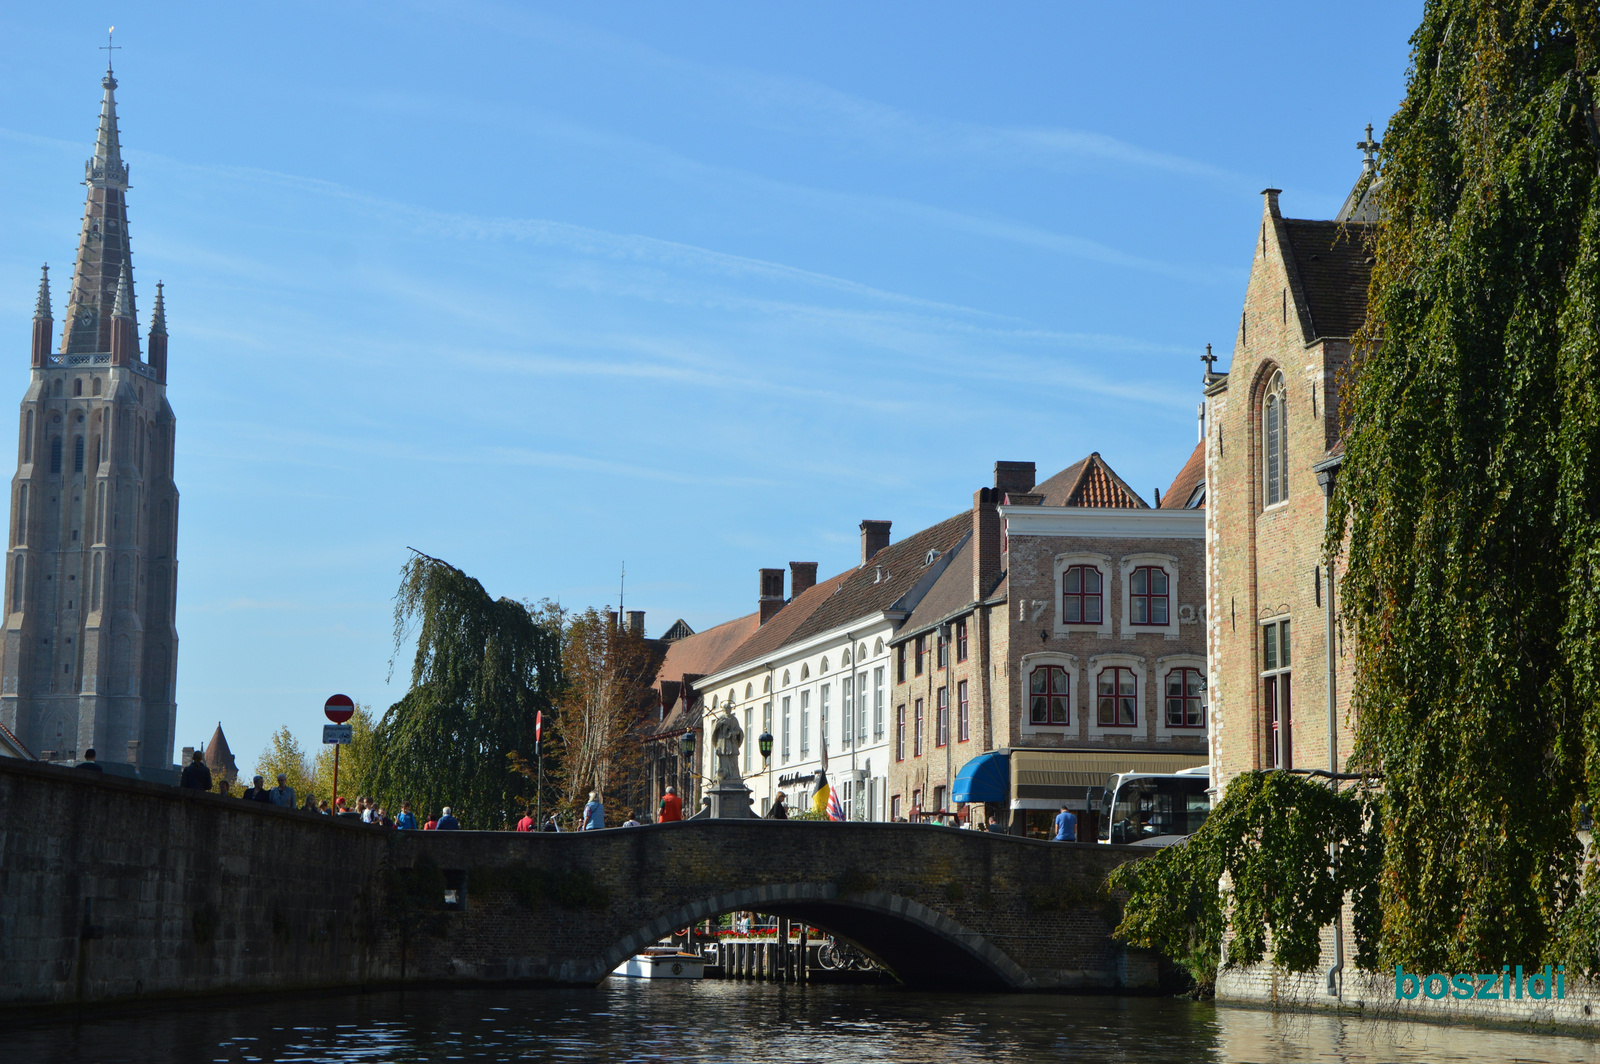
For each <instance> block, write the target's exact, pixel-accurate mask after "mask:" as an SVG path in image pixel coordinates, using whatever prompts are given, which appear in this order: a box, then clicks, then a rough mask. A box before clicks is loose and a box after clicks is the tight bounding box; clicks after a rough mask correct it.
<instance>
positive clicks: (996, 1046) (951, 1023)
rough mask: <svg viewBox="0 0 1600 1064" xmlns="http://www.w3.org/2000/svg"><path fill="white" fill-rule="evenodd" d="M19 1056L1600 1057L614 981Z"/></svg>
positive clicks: (151, 1025) (1429, 1033)
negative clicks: (580, 987)
mask: <svg viewBox="0 0 1600 1064" xmlns="http://www.w3.org/2000/svg"><path fill="white" fill-rule="evenodd" d="M0 1060H3V1061H5V1062H6V1064H34V1062H52V1064H56V1062H59V1064H80V1062H83V1064H88V1062H92V1064H112V1062H121V1061H127V1062H139V1064H143V1062H151V1064H155V1062H161V1064H167V1062H174V1064H197V1062H206V1061H218V1062H226V1064H233V1062H236V1061H294V1062H323V1061H326V1062H329V1064H366V1062H369V1061H372V1062H378V1061H403V1062H413V1061H415V1062H433V1061H440V1062H444V1061H585V1062H588V1061H674V1062H676V1061H693V1062H699V1061H714V1062H719V1064H720V1062H724V1061H730V1062H733V1061H737V1062H743V1061H751V1062H756V1061H761V1062H766V1061H772V1062H782V1064H805V1062H809V1061H818V1062H823V1061H826V1062H835V1061H837V1062H846V1064H854V1062H865V1061H894V1062H897V1064H902V1062H903V1064H915V1062H921V1061H930V1062H931V1061H939V1062H945V1061H948V1062H951V1064H978V1062H1008V1064H1009V1062H1017V1064H1036V1062H1045V1061H1049V1062H1051V1064H1057V1062H1069V1061H1070V1062H1083V1064H1098V1062H1102V1061H1116V1062H1128V1064H1144V1062H1155V1061H1230V1062H1231V1061H1263V1062H1285V1061H1297V1062H1298V1061H1337V1062H1341V1064H1368V1062H1373V1064H1376V1062H1395V1061H1399V1062H1409V1061H1427V1062H1429V1064H1438V1062H1449V1061H1497V1062H1498V1061H1561V1062H1567V1061H1586V1062H1587V1061H1595V1062H1600V1042H1596V1041H1590V1040H1585V1039H1582V1038H1577V1037H1571V1036H1562V1035H1534V1034H1528V1033H1524V1032H1516V1031H1494V1030H1478V1029H1464V1028H1448V1027H1441V1026H1436V1025H1432V1024H1421V1023H1389V1022H1378V1021H1372V1020H1362V1019H1357V1018H1353V1017H1336V1016H1325V1015H1317V1016H1304V1015H1289V1014H1273V1013H1269V1012H1264V1011H1258V1010H1254V1009H1240V1008H1229V1007H1226V1006H1223V1007H1218V1006H1214V1005H1209V1004H1200V1003H1195V1002H1190V1001H1181V1000H1166V999H1154V998H1121V997H1075V996H1060V995H1044V994H1030V995H999V994H992V995H991V994H983V995H973V994H933V993H923V992H914V991H907V990H902V989H899V988H897V987H848V986H806V987H794V986H773V985H771V984H747V983H733V982H722V981H706V982H693V983H691V982H661V981H656V982H647V981H637V980H623V979H617V978H613V979H610V980H607V982H606V983H605V985H603V986H602V987H600V988H599V989H597V990H452V991H439V992H430V993H415V992H408V993H405V994H399V993H391V994H372V995H341V996H335V997H325V998H316V999H303V998H302V999H293V1000H288V999H276V1000H273V1001H268V1002H263V1003H260V1004H253V1005H243V1006H237V1007H222V1008H207V1009H195V1008H189V1009H162V1010H154V1009H152V1010H150V1011H146V1012H141V1013H136V1014H124V1015H117V1016H107V1017H104V1018H100V1019H92V1020H88V1021H85V1022H79V1023H70V1024H69V1023H60V1024H50V1025H37V1026H27V1027H20V1028H11V1029H9V1030H0Z"/></svg>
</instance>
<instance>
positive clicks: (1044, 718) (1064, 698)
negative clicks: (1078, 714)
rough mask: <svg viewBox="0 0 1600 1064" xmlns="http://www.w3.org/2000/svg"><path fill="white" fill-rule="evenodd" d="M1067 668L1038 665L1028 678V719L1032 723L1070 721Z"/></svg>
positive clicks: (1070, 705)
mask: <svg viewBox="0 0 1600 1064" xmlns="http://www.w3.org/2000/svg"><path fill="white" fill-rule="evenodd" d="M1069 691H1070V689H1069V688H1068V686H1067V670H1066V669H1063V668H1062V667H1061V666H1060V665H1040V666H1039V667H1038V668H1036V669H1034V670H1033V673H1032V675H1031V676H1030V677H1029V678H1028V720H1029V722H1030V723H1032V724H1070V723H1072V698H1071V695H1070V693H1069Z"/></svg>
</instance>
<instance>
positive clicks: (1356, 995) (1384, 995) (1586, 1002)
mask: <svg viewBox="0 0 1600 1064" xmlns="http://www.w3.org/2000/svg"><path fill="white" fill-rule="evenodd" d="M1407 974H1408V975H1409V974H1411V973H1407ZM1422 974H1423V975H1424V976H1426V975H1427V974H1428V973H1426V972H1425V973H1422ZM1336 983H1337V987H1338V989H1339V993H1337V994H1330V993H1328V977H1327V966H1323V967H1321V968H1319V969H1318V970H1317V971H1312V972H1286V971H1284V970H1283V969H1281V968H1276V967H1273V966H1272V965H1270V964H1257V965H1251V966H1249V967H1240V968H1224V969H1221V970H1220V971H1218V972H1217V1001H1218V1002H1222V1003H1231V1004H1237V1005H1252V1006H1261V1007H1267V1008H1273V1009H1286V1010H1292V1011H1298V1012H1325V1011H1342V1012H1359V1013H1361V1014H1362V1015H1365V1016H1370V1017H1373V1018H1376V1019H1387V1020H1425V1021H1430V1022H1434V1023H1447V1024H1491V1025H1505V1026H1511V1027H1574V1028H1586V1029H1588V1030H1591V1031H1593V1030H1595V1029H1596V1028H1600V986H1596V985H1595V984H1594V983H1591V982H1588V981H1586V980H1583V979H1574V978H1572V977H1571V976H1570V975H1569V976H1568V977H1566V978H1565V980H1564V984H1565V986H1564V989H1565V991H1566V996H1565V997H1564V998H1561V999H1557V998H1555V997H1554V994H1553V992H1552V995H1551V996H1550V997H1549V998H1532V997H1529V996H1527V995H1526V993H1525V994H1524V996H1523V997H1522V998H1520V999H1519V998H1517V997H1515V996H1514V995H1513V996H1512V997H1511V998H1510V999H1501V998H1496V999H1487V998H1485V999H1479V998H1477V997H1473V998H1469V999H1465V1000H1462V999H1457V998H1455V997H1454V996H1446V997H1444V998H1441V999H1437V1000H1434V999H1430V998H1428V997H1427V996H1426V995H1425V994H1423V993H1422V992H1420V987H1419V992H1418V993H1417V995H1416V997H1414V998H1410V999H1407V998H1397V997H1396V996H1395V976H1394V971H1393V969H1391V970H1389V971H1388V972H1360V971H1355V970H1354V969H1346V970H1345V971H1344V972H1343V973H1342V975H1340V976H1339V977H1337V980H1336ZM1409 988H1410V984H1409V983H1408V984H1407V989H1409ZM1435 989H1438V987H1437V984H1435ZM1498 989H1503V987H1502V988H1497V990H1498Z"/></svg>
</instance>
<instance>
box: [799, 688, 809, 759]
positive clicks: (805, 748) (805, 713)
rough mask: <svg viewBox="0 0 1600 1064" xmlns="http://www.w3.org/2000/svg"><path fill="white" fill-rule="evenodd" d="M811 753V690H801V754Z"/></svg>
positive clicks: (807, 754) (802, 755) (804, 756)
mask: <svg viewBox="0 0 1600 1064" xmlns="http://www.w3.org/2000/svg"><path fill="white" fill-rule="evenodd" d="M810 754H811V692H810V691H801V692H800V756H801V758H806V757H808V756H810Z"/></svg>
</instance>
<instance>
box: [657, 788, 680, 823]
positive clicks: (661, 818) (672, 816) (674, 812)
mask: <svg viewBox="0 0 1600 1064" xmlns="http://www.w3.org/2000/svg"><path fill="white" fill-rule="evenodd" d="M682 819H683V799H682V798H679V797H678V788H676V787H674V786H672V784H670V783H669V784H667V793H666V794H663V795H662V796H661V809H660V812H658V813H657V814H656V823H657V824H665V823H667V822H669V821H672V820H682Z"/></svg>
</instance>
